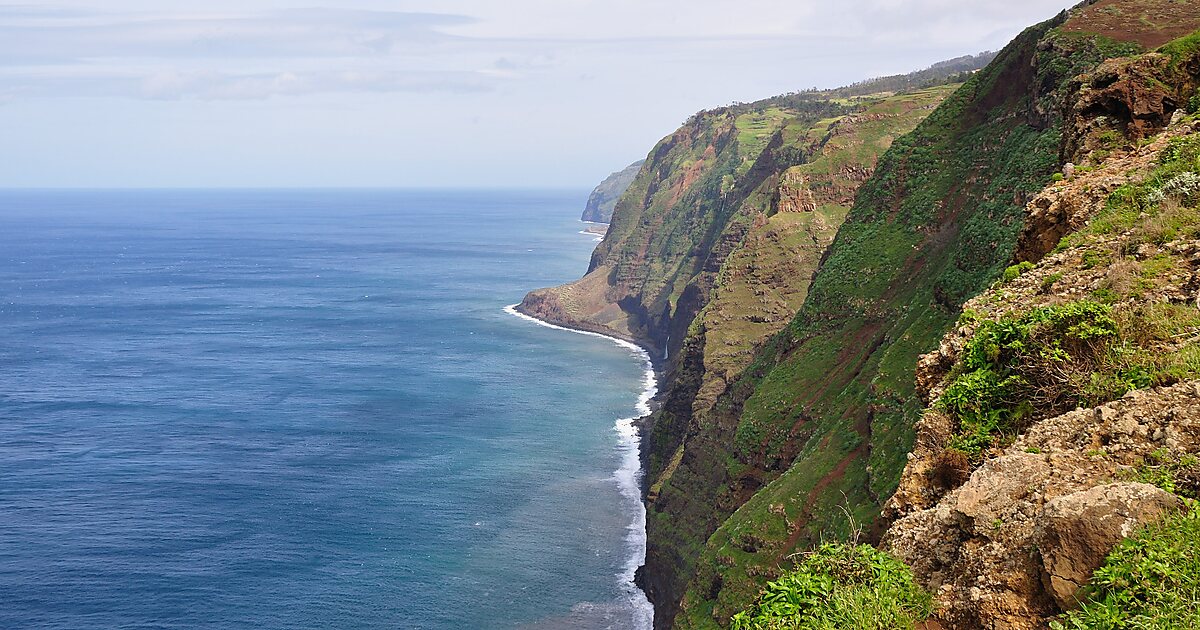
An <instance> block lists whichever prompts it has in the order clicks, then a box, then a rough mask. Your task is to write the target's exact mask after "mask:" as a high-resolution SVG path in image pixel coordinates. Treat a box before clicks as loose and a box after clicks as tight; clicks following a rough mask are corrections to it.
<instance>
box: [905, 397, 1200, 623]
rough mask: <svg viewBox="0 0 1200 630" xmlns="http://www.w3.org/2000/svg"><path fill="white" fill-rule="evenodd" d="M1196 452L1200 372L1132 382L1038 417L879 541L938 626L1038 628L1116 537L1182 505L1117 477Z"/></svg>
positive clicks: (1066, 603)
mask: <svg viewBox="0 0 1200 630" xmlns="http://www.w3.org/2000/svg"><path fill="white" fill-rule="evenodd" d="M1196 452H1200V383H1197V382H1188V383H1183V384H1180V385H1176V386H1173V387H1170V388H1163V389H1155V390H1143V391H1134V392H1131V393H1129V394H1127V395H1126V396H1125V397H1124V398H1122V399H1120V400H1118V401H1114V402H1112V403H1108V404H1106V405H1103V406H1101V407H1097V408H1095V409H1081V410H1078V411H1074V412H1071V413H1068V414H1065V415H1063V416H1060V417H1056V418H1052V419H1050V420H1046V421H1044V422H1041V423H1039V424H1037V425H1035V426H1034V427H1033V428H1031V429H1030V430H1029V431H1028V432H1026V434H1025V435H1023V436H1022V437H1021V438H1019V439H1018V440H1017V441H1016V442H1015V443H1014V444H1013V445H1012V446H1010V447H1008V448H1007V449H1005V450H1004V452H1003V454H1001V455H999V456H997V457H994V458H992V459H990V460H988V461H987V462H985V463H984V464H983V465H982V466H981V467H980V468H979V469H978V470H976V471H974V472H973V473H972V474H971V475H970V477H969V479H968V480H967V481H966V482H965V483H964V484H963V485H962V486H961V487H958V488H957V489H955V490H953V491H952V492H950V493H949V494H947V495H946V496H945V497H944V498H942V499H941V500H940V501H939V502H937V503H936V504H935V505H933V506H931V507H928V508H925V509H917V510H913V511H910V512H909V513H907V514H906V515H905V516H904V517H903V518H901V519H900V520H898V521H897V522H896V523H895V524H893V525H892V526H891V528H890V529H889V530H888V532H887V534H886V535H885V536H884V539H883V543H882V545H883V547H884V548H886V549H888V550H890V551H892V552H893V553H895V554H896V555H897V556H898V557H900V558H901V559H903V560H905V561H906V562H907V563H909V565H910V566H912V567H913V570H914V573H915V574H916V575H917V576H919V578H920V579H922V580H924V582H925V584H926V586H927V587H928V588H929V589H930V590H931V591H932V592H933V593H934V595H935V598H936V600H937V601H936V603H937V610H936V612H935V617H936V619H937V620H938V621H939V622H940V623H941V624H943V625H944V626H945V627H947V628H962V629H964V630H966V629H973V628H1004V629H1007V630H1018V629H1031V630H1032V629H1034V628H1043V627H1045V622H1046V619H1047V618H1049V617H1051V616H1053V615H1056V614H1058V613H1059V612H1060V611H1061V610H1063V609H1064V608H1068V607H1070V606H1072V605H1073V602H1074V597H1075V594H1076V590H1077V589H1078V587H1079V586H1081V585H1082V584H1084V583H1086V582H1087V580H1088V578H1090V576H1091V573H1092V571H1094V570H1095V569H1096V568H1097V567H1098V566H1099V565H1100V563H1101V562H1102V560H1103V558H1104V556H1105V555H1107V553H1108V552H1109V551H1110V550H1111V549H1112V548H1113V546H1115V544H1116V543H1117V542H1119V541H1120V540H1121V539H1123V538H1125V537H1128V536H1129V535H1131V534H1132V533H1133V532H1134V531H1136V530H1137V529H1138V528H1139V527H1140V526H1141V525H1144V524H1147V523H1150V522H1153V521H1155V520H1156V519H1157V518H1159V517H1160V516H1162V515H1163V514H1164V513H1166V512H1168V511H1170V510H1174V509H1178V508H1179V507H1181V506H1182V502H1181V501H1180V500H1179V499H1178V497H1175V496H1174V495H1171V494H1169V493H1166V492H1164V491H1162V490H1160V489H1158V488H1156V487H1154V486H1150V485H1147V484H1143V483H1123V482H1120V481H1119V480H1121V479H1123V478H1130V477H1132V473H1135V472H1136V471H1137V470H1138V469H1139V467H1142V466H1145V465H1146V464H1147V462H1153V461H1157V458H1159V457H1171V458H1177V457H1179V456H1181V455H1183V454H1187V453H1196ZM1165 453H1170V454H1171V455H1165Z"/></svg>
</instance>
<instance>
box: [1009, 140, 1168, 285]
mask: <svg viewBox="0 0 1200 630" xmlns="http://www.w3.org/2000/svg"><path fill="white" fill-rule="evenodd" d="M1190 132H1191V127H1190V125H1189V126H1188V127H1187V128H1177V129H1176V130H1174V131H1173V132H1172V133H1169V134H1160V135H1159V136H1157V137H1155V138H1154V140H1153V141H1152V142H1150V143H1149V144H1143V145H1141V146H1138V147H1137V148H1133V149H1122V150H1118V151H1117V152H1116V153H1115V154H1114V155H1112V156H1110V157H1108V158H1106V159H1105V160H1104V161H1103V162H1102V163H1101V164H1099V165H1098V166H1096V167H1095V168H1094V169H1090V170H1088V171H1087V172H1083V171H1081V170H1079V169H1075V168H1070V169H1064V170H1069V171H1071V177H1064V179H1063V180H1062V181H1060V182H1058V183H1056V184H1054V185H1052V186H1050V187H1048V188H1046V190H1044V191H1042V192H1041V193H1039V194H1038V195H1037V196H1036V197H1034V198H1033V201H1030V202H1029V204H1028V205H1027V206H1026V215H1025V225H1024V227H1023V228H1022V229H1021V236H1020V238H1019V239H1018V241H1017V251H1016V254H1015V255H1014V258H1015V260H1017V261H1030V262H1033V261H1038V260H1041V259H1042V257H1043V256H1045V255H1046V254H1048V253H1050V251H1051V250H1052V249H1054V247H1055V246H1056V245H1058V243H1059V241H1061V240H1062V238H1063V237H1064V236H1066V235H1068V234H1071V233H1073V232H1076V231H1078V230H1079V229H1080V228H1083V227H1084V226H1085V225H1087V223H1088V221H1090V220H1091V219H1092V217H1094V216H1096V214H1097V213H1098V212H1100V211H1101V210H1103V209H1104V205H1105V204H1106V203H1107V202H1108V197H1109V195H1111V194H1112V192H1113V191H1115V190H1116V189H1117V188H1119V187H1121V186H1122V185H1124V184H1125V183H1127V182H1128V181H1129V180H1130V178H1131V177H1134V178H1137V177H1139V176H1141V175H1144V174H1146V173H1147V172H1149V169H1150V168H1152V167H1153V166H1154V163H1155V161H1156V160H1157V159H1158V155H1159V153H1160V152H1161V151H1162V149H1163V148H1164V147H1166V145H1167V143H1168V141H1169V140H1170V139H1171V138H1173V137H1178V136H1180V135H1184V134H1186V133H1190ZM1068 164H1071V163H1070V162H1068Z"/></svg>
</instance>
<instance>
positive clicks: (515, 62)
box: [0, 0, 1074, 186]
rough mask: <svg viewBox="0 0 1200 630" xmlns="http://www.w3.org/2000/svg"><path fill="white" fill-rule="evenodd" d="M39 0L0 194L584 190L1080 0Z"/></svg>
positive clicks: (10, 103) (10, 12)
mask: <svg viewBox="0 0 1200 630" xmlns="http://www.w3.org/2000/svg"><path fill="white" fill-rule="evenodd" d="M25 1H26V2H27V3H28V2H37V3H38V4H24V5H0V105H2V109H0V125H2V126H3V127H4V129H5V130H6V134H7V135H6V137H5V142H4V143H0V163H3V164H5V165H6V169H4V171H3V172H0V185H10V186H11V185H19V186H30V185H51V186H54V185H64V184H67V185H127V186H138V185H147V184H151V185H184V186H186V185H247V186H253V185H283V186H286V185H451V186H453V185H463V184H475V185H496V184H503V185H538V184H542V185H545V184H573V185H576V184H580V185H581V184H585V183H587V182H590V181H592V180H593V179H599V178H600V177H603V176H604V175H606V174H607V173H608V172H610V171H611V170H613V169H614V168H616V167H620V166H623V165H624V164H627V163H629V162H631V161H633V160H634V159H637V158H639V157H642V156H644V155H645V152H646V150H647V149H649V147H651V146H652V145H653V144H654V142H655V141H656V140H657V139H658V138H660V137H661V136H662V135H664V134H666V133H669V132H670V131H671V130H672V129H673V128H674V127H675V126H677V125H678V124H679V123H680V122H682V121H683V120H684V119H686V118H687V116H688V115H689V114H691V113H693V112H695V111H696V110H699V109H703V108H709V107H714V106H718V105H721V104H724V103H729V102H731V101H735V100H737V101H751V100H755V99H758V98H763V97H766V96H770V95H773V94H778V93H782V92H787V91H791V90H795V89H799V88H806V87H810V86H821V87H832V86H836V85H842V84H846V83H850V82H853V81H856V80H860V79H864V78H868V77H871V76H878V75H884V74H893V73H898V72H904V71H907V70H913V69H917V68H920V67H924V66H926V65H928V64H930V63H932V62H935V61H939V60H941V59H946V58H949V57H954V56H958V55H962V54H969V53H974V52H979V51H981V50H985V49H995V48H998V47H1000V46H1002V45H1003V44H1004V43H1006V42H1007V41H1008V40H1009V39H1010V38H1011V37H1012V36H1013V35H1015V34H1016V33H1017V32H1019V31H1020V30H1021V29H1022V28H1024V27H1026V26H1028V25H1030V24H1033V23H1034V22H1036V21H1039V20H1042V19H1046V18H1049V17H1051V16H1052V15H1054V14H1055V13H1056V12H1058V11H1059V10H1061V9H1062V8H1064V7H1066V6H1067V5H1068V4H1069V3H1070V2H1073V1H1074V0H1009V1H1008V2H1005V3H1002V4H996V3H980V2H963V1H962V0H956V1H953V2H951V1H949V0H859V2H853V3H851V2H842V3H830V2H817V1H816V0H791V1H789V2H781V1H780V0H736V1H735V0H506V1H505V2H499V1H497V0H339V1H338V2H337V8H328V7H327V8H311V5H312V4H313V2H314V0H205V2H203V3H197V2H195V0H62V1H63V2H70V3H72V5H71V6H69V7H55V6H46V5H43V4H41V3H40V2H39V0H25ZM53 1H56V0H47V2H53ZM315 1H316V2H318V3H319V2H321V1H322V0H315ZM0 2H3V0H0ZM306 7H307V8H306Z"/></svg>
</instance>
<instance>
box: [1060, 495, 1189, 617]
mask: <svg viewBox="0 0 1200 630" xmlns="http://www.w3.org/2000/svg"><path fill="white" fill-rule="evenodd" d="M1182 507H1183V502H1182V501H1181V500H1180V499H1179V497H1177V496H1175V495H1173V494H1171V493H1169V492H1165V491H1163V490H1160V489H1159V488H1156V487H1154V486H1152V485H1149V484H1144V483H1111V484H1107V485H1102V486H1096V487H1094V488H1089V489H1087V490H1084V491H1082V492H1076V493H1074V494H1068V495H1066V496H1061V497H1058V498H1057V499H1054V500H1053V501H1050V502H1049V503H1048V504H1046V508H1045V511H1044V512H1043V514H1042V518H1041V519H1040V520H1041V523H1040V526H1039V528H1038V533H1037V540H1038V544H1037V548H1038V549H1039V550H1040V551H1041V557H1042V585H1043V586H1045V588H1046V591H1047V592H1048V593H1049V594H1050V596H1051V597H1052V598H1054V601H1055V603H1057V604H1058V605H1059V607H1060V608H1062V609H1063V610H1070V609H1072V608H1075V607H1077V606H1078V600H1077V595H1078V593H1079V589H1080V588H1082V587H1083V585H1085V584H1087V582H1088V580H1090V579H1091V577H1092V573H1093V572H1095V570H1096V569H1097V568H1099V567H1100V565H1101V564H1103V563H1104V558H1105V556H1107V555H1108V554H1109V552H1111V551H1112V549H1113V548H1114V547H1115V546H1116V545H1117V543H1119V542H1120V541H1121V540H1123V539H1125V538H1128V537H1129V536H1131V535H1133V534H1134V533H1135V532H1137V530H1138V529H1139V528H1141V527H1143V526H1145V525H1148V524H1150V523H1153V522H1155V521H1158V520H1159V519H1161V518H1162V517H1163V516H1164V515H1165V514H1167V513H1168V512H1172V511H1176V510H1179V509H1182Z"/></svg>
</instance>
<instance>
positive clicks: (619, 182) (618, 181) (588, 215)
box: [580, 160, 646, 223]
mask: <svg viewBox="0 0 1200 630" xmlns="http://www.w3.org/2000/svg"><path fill="white" fill-rule="evenodd" d="M645 163H646V161H645V160H638V161H636V162H634V163H633V164H630V165H629V166H626V167H625V168H623V169H621V170H619V171H617V172H615V173H612V174H611V175H609V176H608V177H605V178H604V181H602V182H600V184H599V185H597V186H596V188H594V189H593V190H592V194H591V195H588V200H587V206H586V207H584V209H583V216H581V217H580V220H581V221H591V222H593V223H608V222H609V221H610V220H612V215H613V208H615V207H616V206H617V200H618V199H620V198H621V195H623V194H625V191H626V190H628V189H629V185H630V184H632V183H633V179H634V178H635V177H637V174H638V171H640V170H641V169H642V164H645Z"/></svg>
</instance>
